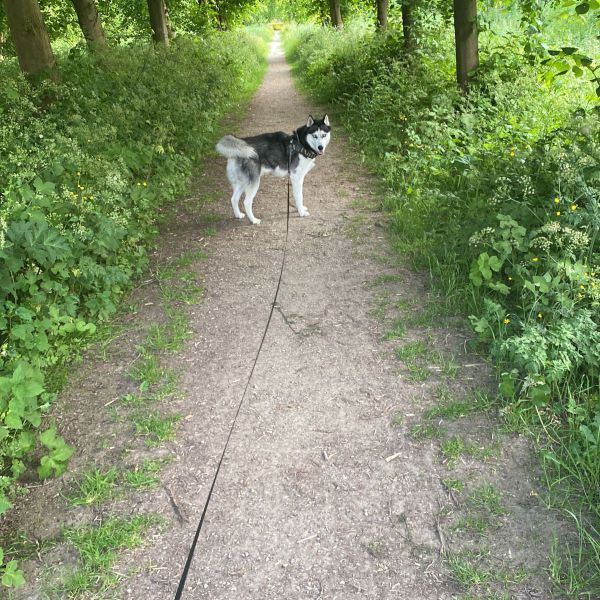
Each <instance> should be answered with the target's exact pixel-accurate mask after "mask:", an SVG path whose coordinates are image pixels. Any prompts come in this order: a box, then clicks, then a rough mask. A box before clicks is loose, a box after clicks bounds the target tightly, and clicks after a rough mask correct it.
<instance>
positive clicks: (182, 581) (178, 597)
mask: <svg viewBox="0 0 600 600" xmlns="http://www.w3.org/2000/svg"><path fill="white" fill-rule="evenodd" d="M294 133H295V132H294ZM292 140H293V138H292ZM292 143H293V141H290V152H289V154H288V182H287V217H286V223H285V243H284V246H283V258H282V260H281V269H280V271H279V279H278V281H277V288H276V289H275V295H274V296H273V302H271V311H270V312H269V318H268V319H267V324H266V325H265V329H264V331H263V335H262V338H261V340H260V344H259V346H258V351H257V352H256V356H255V357H254V363H253V364H252V369H251V370H250V375H249V376H248V380H247V381H246V386H245V387H244V393H243V394H242V397H241V399H240V402H239V404H238V407H237V410H236V412H235V415H234V417H233V421H232V422H231V427H230V428H229V434H228V435H227V439H226V440H225V446H224V447H223V452H221V458H220V459H219V462H218V463H217V469H216V471H215V475H214V477H213V480H212V484H211V486H210V489H209V490H208V496H207V497H206V502H205V503H204V508H203V510H202V515H201V516H200V521H199V522H198V527H196V533H195V535H194V539H193V541H192V545H191V546H190V550H189V552H188V557H187V560H186V561H185V566H184V567H183V572H182V573H181V577H180V579H179V585H178V586H177V592H176V593H175V600H181V597H182V595H183V590H184V588H185V583H186V580H187V576H188V573H189V570H190V567H191V565H192V559H193V558H194V553H195V552H196V545H197V544H198V539H199V538H200V532H201V531H202V526H203V525H204V518H205V517H206V513H207V511H208V505H209V503H210V501H211V498H212V494H213V491H214V489H215V485H216V483H217V478H218V477H219V472H220V471H221V465H222V464H223V459H224V458H225V453H226V452H227V447H228V446H229V441H230V440H231V436H232V435H233V431H234V429H235V426H236V423H237V419H238V416H239V414H240V411H241V410H242V405H243V404H244V400H245V399H246V394H247V393H248V388H249V387H250V381H252V376H253V375H254V370H255V369H256V364H257V363H258V358H259V356H260V353H261V350H262V347H263V344H264V342H265V338H266V337H267V332H268V331H269V325H270V324H271V319H272V317H273V312H274V311H275V306H276V305H277V296H278V295H279V288H280V287H281V280H282V278H283V270H284V268H285V261H286V258H287V246H288V236H289V232H290V164H291V160H292V151H291V150H292V148H291V146H292Z"/></svg>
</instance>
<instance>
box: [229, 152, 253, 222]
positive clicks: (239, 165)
mask: <svg viewBox="0 0 600 600" xmlns="http://www.w3.org/2000/svg"><path fill="white" fill-rule="evenodd" d="M227 179H229V183H230V184H231V187H232V188H233V195H232V196H231V208H233V214H234V215H235V218H236V219H243V218H244V217H245V216H246V215H244V213H243V212H242V211H241V210H240V207H239V204H240V198H241V197H242V194H243V192H244V188H246V187H247V186H248V183H249V180H248V176H247V175H246V174H245V173H244V169H243V162H242V161H241V160H239V159H237V158H230V159H229V160H228V161H227Z"/></svg>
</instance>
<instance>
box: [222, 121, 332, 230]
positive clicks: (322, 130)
mask: <svg viewBox="0 0 600 600" xmlns="http://www.w3.org/2000/svg"><path fill="white" fill-rule="evenodd" d="M330 137H331V126H330V125H329V117H328V116H327V115H325V116H324V117H323V118H322V119H313V118H312V117H308V121H307V122H306V125H302V127H298V129H296V131H294V133H293V134H292V135H288V134H287V133H283V131H277V132H275V133H263V134H261V135H256V136H253V137H247V138H237V137H235V136H233V135H226V136H225V137H222V138H221V139H220V140H219V141H218V142H217V152H218V153H219V154H222V155H223V156H225V157H227V158H228V161H227V178H228V179H229V182H230V183H231V187H232V188H233V196H231V206H232V207H233V214H234V215H235V216H236V217H237V218H238V219H243V218H244V216H245V215H244V213H243V212H241V211H240V208H239V201H240V198H241V196H242V194H245V197H244V209H245V210H246V214H247V215H248V218H249V219H250V222H251V223H253V224H254V225H258V224H259V223H260V219H257V218H256V217H255V216H254V214H253V213H252V201H253V200H254V197H255V196H256V192H257V191H258V186H259V185H260V177H261V175H263V174H264V173H270V174H272V175H276V176H277V177H285V176H286V175H287V174H288V168H289V175H290V181H291V183H292V192H293V194H294V200H295V202H296V209H297V210H298V214H299V215H300V216H301V217H307V216H308V214H309V213H308V210H306V207H305V206H304V200H303V198H302V184H303V182H304V177H305V175H306V174H307V173H308V172H309V171H310V170H311V169H312V168H313V167H314V166H315V158H316V157H317V156H319V155H320V154H323V153H324V152H325V148H326V147H327V144H329V139H330Z"/></svg>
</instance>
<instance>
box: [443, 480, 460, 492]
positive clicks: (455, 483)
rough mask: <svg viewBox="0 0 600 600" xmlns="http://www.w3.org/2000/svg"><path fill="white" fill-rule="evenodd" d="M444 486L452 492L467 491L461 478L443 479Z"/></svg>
mask: <svg viewBox="0 0 600 600" xmlns="http://www.w3.org/2000/svg"><path fill="white" fill-rule="evenodd" d="M442 484H443V486H444V487H445V488H446V489H447V490H449V491H452V492H464V491H465V483H464V481H461V480H460V479H443V480H442Z"/></svg>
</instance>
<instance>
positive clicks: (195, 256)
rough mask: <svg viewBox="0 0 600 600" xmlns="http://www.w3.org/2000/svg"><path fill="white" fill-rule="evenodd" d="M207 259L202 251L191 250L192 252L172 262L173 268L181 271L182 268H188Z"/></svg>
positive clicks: (206, 255)
mask: <svg viewBox="0 0 600 600" xmlns="http://www.w3.org/2000/svg"><path fill="white" fill-rule="evenodd" d="M206 258H208V254H207V253H206V252H205V251H204V250H193V251H192V252H186V253H185V254H183V255H181V256H180V257H179V258H176V259H175V260H174V261H173V264H174V265H175V267H177V268H179V269H183V268H184V267H190V266H191V265H193V264H194V263H197V262H199V261H201V260H205V259H206Z"/></svg>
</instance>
